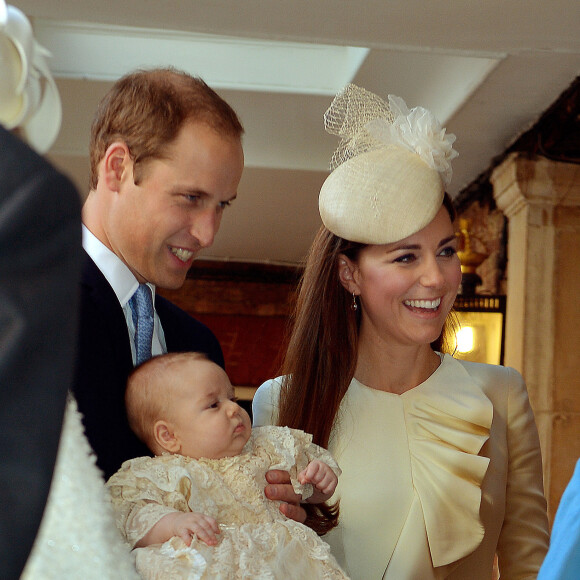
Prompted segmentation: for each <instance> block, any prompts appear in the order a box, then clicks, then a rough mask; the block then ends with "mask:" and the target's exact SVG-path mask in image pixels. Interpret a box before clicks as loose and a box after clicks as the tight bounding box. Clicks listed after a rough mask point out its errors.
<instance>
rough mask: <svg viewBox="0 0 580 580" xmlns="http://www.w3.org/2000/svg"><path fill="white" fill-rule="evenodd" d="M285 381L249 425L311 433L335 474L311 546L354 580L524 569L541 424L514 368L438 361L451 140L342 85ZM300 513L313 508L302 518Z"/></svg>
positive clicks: (536, 527)
mask: <svg viewBox="0 0 580 580" xmlns="http://www.w3.org/2000/svg"><path fill="white" fill-rule="evenodd" d="M325 121H326V125H327V130H329V131H330V132H334V133H336V134H338V135H340V136H341V137H342V138H343V141H342V143H341V146H340V147H339V149H338V151H337V153H336V154H335V158H334V159H333V165H334V168H333V169H334V170H333V171H332V173H331V174H330V176H329V178H328V179H327V180H326V182H325V183H324V185H323V187H322V190H321V194H320V202H319V206H320V212H321V217H322V221H323V223H324V226H323V227H322V228H321V230H320V232H319V233H318V235H317V237H316V239H315V241H314V244H313V246H312V248H311V251H310V254H309V257H308V261H307V265H306V269H305V273H304V276H303V279H302V281H301V288H300V294H299V297H298V303H297V309H296V317H295V321H294V329H293V332H292V335H291V337H290V342H289V347H288V352H287V354H286V359H285V363H284V367H283V371H284V376H282V377H279V378H278V379H274V380H271V381H268V382H267V383H265V384H264V385H262V387H260V389H258V392H257V393H256V395H255V398H254V424H255V425H262V424H269V423H279V424H282V425H288V426H290V427H294V428H301V429H305V430H308V431H309V432H312V433H313V434H314V440H315V442H316V443H318V444H319V445H322V446H327V447H328V448H329V449H330V451H331V452H332V453H333V455H334V456H335V457H336V459H337V461H338V463H339V465H340V467H341V468H342V471H343V473H342V477H341V478H340V481H339V485H338V488H337V491H336V493H335V496H334V497H333V501H336V500H340V517H339V523H338V526H337V527H336V528H334V529H333V530H332V531H330V532H329V533H328V534H327V535H326V536H325V540H326V541H328V543H329V544H330V545H331V548H332V550H333V553H334V555H335V556H336V558H337V559H338V561H339V563H340V564H341V565H342V566H343V567H344V569H345V571H346V572H347V574H349V575H350V576H351V577H352V578H353V580H373V579H380V578H385V579H388V580H430V579H440V578H452V579H466V580H479V579H481V580H491V578H492V574H493V566H494V557H495V555H496V553H497V555H498V558H499V568H500V572H501V578H502V580H505V579H508V580H509V579H516V578H517V579H523V578H535V577H536V576H537V572H538V570H539V568H540V565H541V563H542V560H543V558H544V555H545V553H546V550H547V547H548V521H547V516H546V502H545V499H544V495H543V486H542V463H541V455H540V446H539V440H538V434H537V430H536V426H535V423H534V417H533V413H532V410H531V407H530V404H529V400H528V396H527V392H526V387H525V384H524V382H523V379H522V377H521V376H520V374H519V373H518V372H517V371H515V370H514V369H509V368H504V367H498V366H493V365H483V364H477V363H469V362H463V361H458V360H456V359H454V358H453V357H452V356H450V355H448V354H446V355H443V354H440V352H439V350H440V349H441V331H442V328H443V326H444V324H445V322H446V318H447V315H448V313H449V311H450V309H451V307H452V305H453V302H454V300H455V296H456V294H457V290H458V287H459V284H460V281H461V271H460V264H459V259H458V257H457V253H456V251H457V239H456V237H455V235H454V228H453V225H452V219H453V217H454V216H453V208H452V206H451V204H450V202H449V199H448V197H446V196H445V195H444V186H445V185H446V184H447V183H448V181H449V179H450V176H451V169H450V163H449V161H450V159H452V158H453V156H454V151H453V149H452V143H453V140H454V137H453V136H449V135H448V136H445V130H444V129H442V128H441V127H440V125H439V124H438V123H437V122H436V120H435V119H434V117H433V116H432V115H431V114H430V113H429V112H428V111H426V110H425V109H422V108H416V109H413V110H411V111H409V110H408V109H407V107H406V105H405V103H404V102H403V101H402V99H398V98H397V97H393V96H390V97H389V103H386V102H384V101H382V100H381V99H380V98H379V97H377V96H376V95H373V94H372V93H369V92H367V91H365V90H364V89H360V88H358V87H355V86H354V85H349V86H348V87H346V88H345V89H344V90H343V91H342V92H341V93H340V94H339V95H338V96H337V97H336V99H335V101H334V102H333V104H332V105H331V107H330V109H329V110H328V111H327V113H326V115H325ZM312 517H314V518H316V514H314V515H313V516H312Z"/></svg>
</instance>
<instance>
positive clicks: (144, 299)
mask: <svg viewBox="0 0 580 580" xmlns="http://www.w3.org/2000/svg"><path fill="white" fill-rule="evenodd" d="M129 306H130V307H131V313H132V315H133V324H134V325H135V358H136V362H135V365H139V364H141V363H142V362H145V361H146V360H149V359H150V358H151V340H152V338H153V299H152V297H151V289H150V288H149V286H147V284H139V287H138V288H137V290H135V294H133V296H132V297H131V300H129Z"/></svg>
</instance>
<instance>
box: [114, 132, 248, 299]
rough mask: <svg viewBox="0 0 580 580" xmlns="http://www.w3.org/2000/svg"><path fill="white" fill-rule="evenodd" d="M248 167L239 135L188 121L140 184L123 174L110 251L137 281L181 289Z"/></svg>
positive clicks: (147, 167) (129, 173) (151, 163)
mask: <svg viewBox="0 0 580 580" xmlns="http://www.w3.org/2000/svg"><path fill="white" fill-rule="evenodd" d="M243 165H244V157H243V152H242V146H241V143H240V141H239V139H235V138H231V137H223V136H221V135H220V134H218V133H217V132H216V131H215V130H214V129H212V128H211V127H209V126H207V125H205V124H202V123H188V124H186V125H184V126H183V127H182V129H181V131H180V133H179V134H178V136H177V139H176V140H175V141H174V142H173V143H172V144H171V145H170V147H169V148H168V150H167V156H166V157H165V158H164V159H155V160H152V161H149V162H147V165H145V166H144V167H143V168H142V172H141V174H142V178H141V181H140V183H139V185H135V183H134V182H133V175H132V171H127V172H126V173H125V174H124V176H123V180H122V183H121V186H120V188H119V192H117V193H116V195H115V198H114V200H113V203H112V208H111V212H110V214H109V215H110V220H109V222H108V230H109V231H107V232H105V233H106V237H107V240H108V242H109V246H110V248H111V249H112V250H113V252H115V254H117V256H119V258H120V259H121V260H123V262H124V263H125V264H126V265H127V266H128V267H129V269H130V270H131V272H133V274H134V275H135V277H136V278H137V280H139V282H140V283H142V282H151V283H153V284H155V285H156V286H159V287H160V288H167V289H177V288H180V287H181V286H182V285H183V283H184V282H185V277H186V275H187V272H188V270H189V268H190V267H191V265H192V263H193V260H194V258H195V257H196V255H197V254H198V252H199V251H200V250H201V249H202V248H206V247H208V246H211V244H212V243H213V240H214V236H215V234H216V233H217V230H218V228H219V225H220V221H221V217H222V213H223V211H224V209H225V207H227V205H229V203H230V202H231V201H232V200H233V199H234V198H235V197H236V195H237V189H238V184H239V182H240V179H241V176H242V170H243ZM131 169H132V165H131Z"/></svg>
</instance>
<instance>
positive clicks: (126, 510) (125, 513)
mask: <svg viewBox="0 0 580 580" xmlns="http://www.w3.org/2000/svg"><path fill="white" fill-rule="evenodd" d="M163 459H165V458H164V457H155V458H151V457H138V458H137V459H132V460H130V461H126V462H125V463H123V465H122V466H121V469H119V471H117V473H115V474H114V475H113V476H112V477H111V478H110V479H109V481H108V482H107V488H108V490H109V493H110V498H111V503H112V505H113V509H114V512H115V521H116V524H117V527H118V528H119V530H120V531H121V533H122V534H123V536H124V537H125V538H126V540H127V541H128V542H129V544H130V545H131V547H132V548H134V547H135V544H136V543H137V542H138V541H139V540H140V539H141V538H143V537H144V536H145V535H146V534H147V533H148V532H149V530H151V528H152V527H153V526H154V525H155V524H156V523H157V522H158V521H159V520H160V519H161V518H162V517H163V516H165V515H167V514H169V513H175V512H189V511H191V509H190V508H189V506H188V500H189V499H190V496H191V491H192V482H191V480H190V478H189V476H188V474H187V471H186V470H185V469H183V468H182V467H180V466H179V465H164V464H163V463H164V462H163V461H160V460H163Z"/></svg>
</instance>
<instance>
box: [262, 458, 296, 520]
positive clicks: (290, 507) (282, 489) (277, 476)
mask: <svg viewBox="0 0 580 580" xmlns="http://www.w3.org/2000/svg"><path fill="white" fill-rule="evenodd" d="M266 481H267V482H268V485H266V488H265V489H264V493H265V494H266V497H267V498H268V499H272V500H279V501H281V502H282V503H281V504H280V512H281V513H282V514H283V515H285V516H286V517H287V518H290V519H291V520H294V521H296V522H299V523H301V524H303V523H304V521H305V520H306V512H305V511H304V509H303V508H302V507H300V501H301V500H302V498H301V497H300V496H299V495H298V494H297V493H296V492H295V491H294V488H293V487H292V484H291V483H290V475H289V474H288V472H287V471H282V470H280V469H272V470H271V471H268V472H267V473H266Z"/></svg>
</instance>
